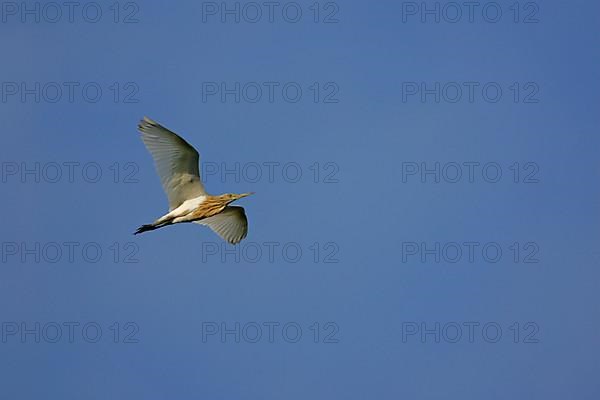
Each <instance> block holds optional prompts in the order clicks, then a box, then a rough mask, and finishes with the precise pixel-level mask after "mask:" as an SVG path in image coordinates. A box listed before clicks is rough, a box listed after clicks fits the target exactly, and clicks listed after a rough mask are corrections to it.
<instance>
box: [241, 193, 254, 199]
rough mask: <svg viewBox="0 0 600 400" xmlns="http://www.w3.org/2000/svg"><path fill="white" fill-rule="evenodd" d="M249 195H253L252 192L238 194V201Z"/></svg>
mask: <svg viewBox="0 0 600 400" xmlns="http://www.w3.org/2000/svg"><path fill="white" fill-rule="evenodd" d="M251 194H254V192H248V193H242V194H238V197H237V198H238V199H241V198H242V197H248V196H250V195H251Z"/></svg>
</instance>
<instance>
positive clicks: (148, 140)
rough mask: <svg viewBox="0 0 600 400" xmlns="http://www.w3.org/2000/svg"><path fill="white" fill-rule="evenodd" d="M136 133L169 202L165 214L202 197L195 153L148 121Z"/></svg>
mask: <svg viewBox="0 0 600 400" xmlns="http://www.w3.org/2000/svg"><path fill="white" fill-rule="evenodd" d="M138 130H139V131H140V133H141V134H142V141H143V142H144V144H145V145H146V148H147V149H148V151H149V152H150V154H152V158H153V159H154V164H155V165H156V172H157V173H158V176H159V177H160V182H161V184H162V186H163V189H164V191H165V192H166V194H167V197H168V199H169V210H173V209H175V208H177V207H179V206H180V205H181V204H182V203H183V202H184V201H186V200H189V199H192V198H195V197H198V196H204V195H206V191H205V190H204V185H203V184H202V180H201V179H200V171H199V170H198V162H199V160H200V157H199V155H198V152H197V151H196V149H194V148H193V147H192V146H191V145H190V144H189V143H188V142H186V141H185V140H183V139H182V138H181V137H180V136H178V135H177V134H176V133H174V132H171V131H170V130H168V129H167V128H165V127H163V126H161V125H160V124H159V123H157V122H155V121H153V120H151V119H150V118H148V117H144V119H143V120H141V121H140V124H139V125H138Z"/></svg>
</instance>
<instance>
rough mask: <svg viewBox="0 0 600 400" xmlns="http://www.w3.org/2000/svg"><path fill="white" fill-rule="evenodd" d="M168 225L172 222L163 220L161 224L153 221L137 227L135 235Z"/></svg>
mask: <svg viewBox="0 0 600 400" xmlns="http://www.w3.org/2000/svg"><path fill="white" fill-rule="evenodd" d="M167 225H171V222H163V223H160V224H157V223H156V222H155V223H152V224H147V225H142V226H140V227H139V228H137V231H135V232H133V234H134V235H137V234H140V233H144V232H148V231H153V230H155V229H158V228H162V227H163V226H167Z"/></svg>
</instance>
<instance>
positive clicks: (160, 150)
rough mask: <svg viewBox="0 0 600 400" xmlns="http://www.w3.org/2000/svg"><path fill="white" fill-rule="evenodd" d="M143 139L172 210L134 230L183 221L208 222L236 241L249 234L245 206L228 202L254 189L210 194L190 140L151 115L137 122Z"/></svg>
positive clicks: (156, 227)
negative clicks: (238, 192) (205, 186)
mask: <svg viewBox="0 0 600 400" xmlns="http://www.w3.org/2000/svg"><path fill="white" fill-rule="evenodd" d="M138 130H139V131H140V133H141V134H142V136H141V137H142V141H143V142H144V144H145V145H146V148H147V149H148V151H149V152H150V154H152V158H153V159H154V164H155V165H156V171H157V172H158V175H159V177H160V181H161V183H162V187H163V189H164V191H165V192H166V194H167V197H168V198H169V212H168V213H167V214H165V215H163V216H162V217H160V218H159V219H157V220H156V221H154V222H153V223H151V224H147V225H142V226H140V227H139V228H138V230H137V231H136V232H135V233H134V235H137V234H138V233H142V232H146V231H151V230H154V229H158V228H162V227H165V226H168V225H173V224H178V223H182V222H194V223H197V224H200V225H206V226H208V227H209V228H211V229H212V230H213V231H215V233H217V234H218V235H219V236H221V237H222V238H223V239H224V240H226V241H228V242H229V243H231V244H237V243H239V242H241V241H242V239H244V238H245V237H246V235H247V234H248V220H247V219H246V214H245V213H244V209H243V208H242V207H236V206H230V205H229V204H230V203H232V202H234V201H235V200H238V199H241V198H242V197H246V196H249V195H251V194H253V192H251V193H242V194H234V193H226V194H222V195H220V196H211V195H209V194H208V193H206V190H204V185H203V184H202V180H201V179H200V172H199V169H198V162H199V159H200V157H199V155H198V152H197V151H196V149H194V148H193V147H192V146H191V145H190V144H189V143H187V142H186V141H185V140H183V139H182V138H181V137H180V136H179V135H177V134H176V133H174V132H171V131H170V130H168V129H167V128H165V127H163V126H161V125H160V124H158V123H157V122H155V121H153V120H151V119H150V118H148V117H144V119H143V120H141V121H140V123H139V125H138Z"/></svg>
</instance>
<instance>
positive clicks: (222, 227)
mask: <svg viewBox="0 0 600 400" xmlns="http://www.w3.org/2000/svg"><path fill="white" fill-rule="evenodd" d="M195 223H196V224H200V225H206V226H208V227H210V229H212V230H213V231H215V233H216V234H217V235H219V236H221V237H222V238H223V239H224V240H226V241H228V242H229V243H231V244H237V243H239V242H241V241H242V239H244V238H245V237H246V235H247V234H248V220H247V219H246V213H245V212H244V208H243V207H237V206H227V207H225V209H224V210H223V211H221V212H220V213H219V214H217V215H213V216H212V217H208V218H205V219H202V220H200V221H195Z"/></svg>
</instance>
